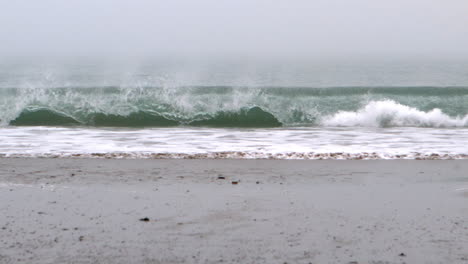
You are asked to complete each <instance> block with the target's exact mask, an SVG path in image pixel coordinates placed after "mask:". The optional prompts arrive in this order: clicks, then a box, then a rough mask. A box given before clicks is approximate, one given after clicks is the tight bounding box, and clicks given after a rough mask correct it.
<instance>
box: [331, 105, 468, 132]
mask: <svg viewBox="0 0 468 264" xmlns="http://www.w3.org/2000/svg"><path fill="white" fill-rule="evenodd" d="M322 124H323V125H324V126H350V127H354V126H358V127H408V126H410V127H468V115H466V116H464V117H454V118H452V117H450V116H448V115H446V114H444V113H443V112H442V111H441V110H440V109H437V108H436V109H433V110H431V111H428V112H424V111H420V110H418V109H416V108H413V107H409V106H406V105H402V104H399V103H396V102H394V101H391V100H385V101H376V102H370V103H369V104H367V105H366V106H365V107H364V108H362V109H360V110H358V111H355V112H352V111H340V112H338V113H337V114H335V115H333V116H330V117H327V118H325V119H324V120H323V121H322Z"/></svg>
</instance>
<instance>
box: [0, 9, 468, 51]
mask: <svg viewBox="0 0 468 264" xmlns="http://www.w3.org/2000/svg"><path fill="white" fill-rule="evenodd" d="M0 4H1V5H0V55H24V54H33V55H34V54H35V55H45V54H58V55H86V54H88V55H89V54H111V55H112V54H114V55H145V54H149V55H164V54H217V55H219V54H221V55H222V54H296V55H298V54H299V55H313V56H314V55H323V54H325V55H326V54H329V55H330V54H331V55H333V54H423V55H424V54H468V15H467V14H468V1H467V0H391V1H390V0H287V1H286V0H269V1H267V0H229V1H228V0H147V1H144V0H66V1H64V0H56V1H53V0H41V1H36V0H15V1H9V0H0Z"/></svg>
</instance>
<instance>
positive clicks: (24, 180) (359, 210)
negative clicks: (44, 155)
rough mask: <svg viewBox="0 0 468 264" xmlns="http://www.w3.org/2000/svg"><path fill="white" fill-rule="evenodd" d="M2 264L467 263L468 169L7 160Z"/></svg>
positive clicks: (417, 164)
mask: <svg viewBox="0 0 468 264" xmlns="http://www.w3.org/2000/svg"><path fill="white" fill-rule="evenodd" d="M0 263H468V161H467V160H452V161H450V160H448V161H442V160H438V161H417V160H410V161H405V160H395V161H384V160H377V161H329V160H327V161H291V160H290V161H287V160H115V159H114V160H112V159H110V160H108V159H40V158H37V159H28V158H3V159H0Z"/></svg>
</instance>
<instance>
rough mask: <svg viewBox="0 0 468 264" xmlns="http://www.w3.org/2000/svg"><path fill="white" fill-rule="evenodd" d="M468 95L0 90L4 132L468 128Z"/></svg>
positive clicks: (435, 90)
mask: <svg viewBox="0 0 468 264" xmlns="http://www.w3.org/2000/svg"><path fill="white" fill-rule="evenodd" d="M467 116H468V87H329V88H313V87H229V86H213V87H199V86H198V87H67V88H60V87H58V88H31V89H27V88H2V89H0V123H1V124H2V125H4V126H6V125H13V126H96V127H100V126H111V127H170V126H180V125H183V126H209V127H277V126H322V125H330V126H340V125H345V126H347V125H350V126H352V125H353V124H354V125H357V126H362V125H371V126H372V125H375V124H376V125H377V126H425V127H432V126H437V127H444V126H447V127H453V126H456V127H467V126H468V122H467V121H466V120H468V117H467Z"/></svg>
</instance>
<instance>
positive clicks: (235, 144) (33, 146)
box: [0, 127, 468, 159]
mask: <svg viewBox="0 0 468 264" xmlns="http://www.w3.org/2000/svg"><path fill="white" fill-rule="evenodd" d="M467 145H468V129H465V128H457V129H455V128H417V127H394V128H385V129H382V128H365V127H356V128H353V129H349V128H337V127H334V128H324V127H320V128H319V127H315V128H278V129H213V128H183V127H179V128H153V129H115V128H112V129H97V128H52V127H7V128H0V157H1V156H7V157H75V158H79V157H89V158H216V159H221V158H238V159H258V158H260V159H468V147H467Z"/></svg>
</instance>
